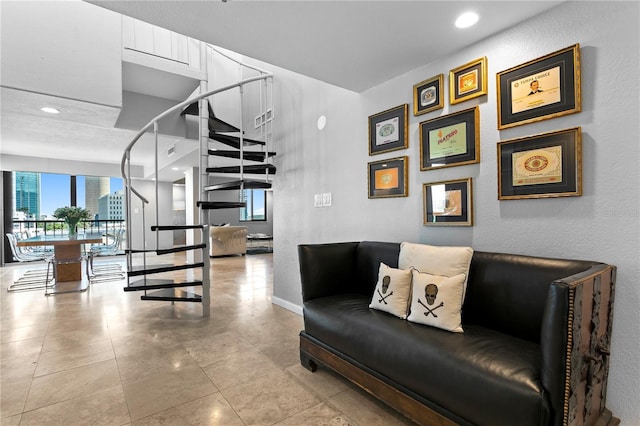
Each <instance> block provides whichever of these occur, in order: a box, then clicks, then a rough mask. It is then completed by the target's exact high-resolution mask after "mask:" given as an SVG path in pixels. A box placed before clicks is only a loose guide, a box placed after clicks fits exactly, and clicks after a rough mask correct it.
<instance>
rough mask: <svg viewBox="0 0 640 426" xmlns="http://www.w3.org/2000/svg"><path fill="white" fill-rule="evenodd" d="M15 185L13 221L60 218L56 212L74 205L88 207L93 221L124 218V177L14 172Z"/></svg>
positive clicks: (13, 183)
mask: <svg viewBox="0 0 640 426" xmlns="http://www.w3.org/2000/svg"><path fill="white" fill-rule="evenodd" d="M12 188H13V194H12V198H13V219H14V221H29V220H57V219H56V218H55V217H53V213H54V211H55V210H56V209H57V208H59V207H65V206H71V205H72V204H73V205H75V206H78V207H82V208H85V209H87V210H89V212H90V213H91V217H92V219H94V220H123V219H124V218H125V211H124V190H123V185H122V179H121V178H112V177H102V176H75V177H72V176H70V175H63V174H53V173H36V172H13V182H12ZM72 194H75V203H73V200H72Z"/></svg>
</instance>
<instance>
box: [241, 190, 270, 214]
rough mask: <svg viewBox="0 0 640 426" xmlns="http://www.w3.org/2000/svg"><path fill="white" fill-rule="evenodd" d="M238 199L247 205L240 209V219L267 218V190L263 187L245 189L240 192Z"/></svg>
mask: <svg viewBox="0 0 640 426" xmlns="http://www.w3.org/2000/svg"><path fill="white" fill-rule="evenodd" d="M240 201H241V202H245V203H247V207H243V208H241V209H240V221H241V222H249V221H258V220H267V192H266V191H265V190H264V189H245V190H243V191H241V192H240Z"/></svg>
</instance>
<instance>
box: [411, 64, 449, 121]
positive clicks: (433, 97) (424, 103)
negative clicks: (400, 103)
mask: <svg viewBox="0 0 640 426" xmlns="http://www.w3.org/2000/svg"><path fill="white" fill-rule="evenodd" d="M443 82H444V75H442V74H439V75H437V76H435V77H431V78H430V79H428V80H425V81H421V82H420V83H417V84H414V85H413V115H415V116H417V115H421V114H426V113H427V112H429V111H435V110H437V109H441V108H444V97H443V96H442V86H443Z"/></svg>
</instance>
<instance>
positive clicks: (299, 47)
mask: <svg viewBox="0 0 640 426" xmlns="http://www.w3.org/2000/svg"><path fill="white" fill-rule="evenodd" d="M89 3H94V4H97V5H99V6H102V7H105V8H107V9H110V10H113V11H116V12H119V13H122V14H124V15H128V16H132V17H134V18H137V19H140V20H142V21H146V22H149V23H151V24H155V25H158V26H160V27H164V28H167V29H170V30H172V31H175V32H178V33H181V34H185V35H188V36H190V37H193V38H195V39H198V40H202V41H206V42H209V43H211V44H215V45H217V46H221V47H224V48H227V49H230V50H232V51H235V52H238V53H241V54H243V55H246V56H248V57H252V58H255V59H258V60H261V61H264V62H267V63H269V64H272V65H275V66H278V67H282V68H286V69H289V70H291V71H295V72H298V73H300V74H304V75H307V76H310V77H313V78H316V79H318V80H322V81H324V82H327V83H331V84H334V85H336V86H339V87H343V88H346V89H349V90H353V91H356V92H361V91H364V90H366V89H369V88H371V87H374V86H376V85H378V84H380V83H383V82H385V81H387V80H389V79H391V78H394V77H396V76H398V75H401V74H404V73H406V72H408V71H411V70H413V69H416V68H418V67H420V66H422V65H425V64H428V63H430V62H431V61H433V60H435V59H438V58H441V57H444V56H447V55H449V54H451V53H452V52H455V51H458V50H460V49H462V48H464V47H465V46H468V45H471V44H473V43H475V42H477V41H479V40H482V39H484V38H486V37H488V36H490V35H492V34H495V33H497V32H499V31H502V30H504V29H506V28H509V27H511V26H513V25H516V24H518V23H519V22H522V21H524V20H526V19H528V18H530V17H532V16H535V15H537V14H539V13H541V12H543V11H545V10H547V9H550V8H552V7H555V6H557V5H558V4H560V3H562V1H264V0H263V1H242V0H228V1H226V2H222V1H164V0H163V1H157V0H143V1H141V0H137V1H126V2H125V1H110V0H97V1H95V0H89ZM466 11H475V12H476V13H478V14H479V15H480V21H479V22H478V24H476V25H475V26H474V27H472V28H467V29H464V30H459V29H457V28H455V26H454V24H453V23H454V21H455V19H456V18H457V16H458V15H460V14H461V13H462V12H466Z"/></svg>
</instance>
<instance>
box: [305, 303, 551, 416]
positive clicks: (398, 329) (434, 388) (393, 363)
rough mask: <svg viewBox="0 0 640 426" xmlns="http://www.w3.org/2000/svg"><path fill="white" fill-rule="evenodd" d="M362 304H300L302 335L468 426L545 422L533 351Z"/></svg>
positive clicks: (489, 334)
mask: <svg viewBox="0 0 640 426" xmlns="http://www.w3.org/2000/svg"><path fill="white" fill-rule="evenodd" d="M368 304H369V298H368V297H367V296H364V295H360V294H342V295H334V296H328V297H322V298H317V299H313V300H309V301H306V302H305V303H304V323H305V332H306V333H307V334H308V335H310V336H312V337H314V338H316V339H318V340H320V341H321V342H323V343H324V344H326V345H328V346H330V347H332V348H334V349H335V350H337V351H339V352H341V353H343V354H344V355H347V356H348V357H350V358H352V359H354V360H357V361H358V362H360V363H361V364H362V365H364V366H366V367H368V368H370V369H371V370H373V371H375V372H378V373H379V374H381V375H382V376H383V377H384V378H386V379H387V380H389V381H391V382H393V383H396V384H398V385H400V386H403V387H404V388H406V389H408V390H409V391H411V392H413V393H415V394H417V395H420V396H421V397H423V398H424V399H425V400H427V401H430V402H432V403H434V404H436V405H438V406H439V407H441V408H443V409H444V410H448V411H450V412H453V413H457V414H458V415H460V416H461V417H462V418H464V419H466V420H468V421H469V422H471V423H474V424H478V425H491V426H499V425H509V426H512V425H514V424H518V425H540V424H546V423H547V422H548V416H549V412H548V411H549V408H548V402H547V400H546V397H545V394H544V392H543V389H542V385H541V384H540V380H539V376H540V372H539V368H540V359H539V358H540V357H539V353H540V350H539V346H538V345H537V344H534V343H531V342H528V341H525V340H522V339H518V338H516V337H512V336H509V335H506V334H502V333H499V332H496V331H493V330H490V329H487V328H484V327H481V326H478V325H474V324H465V332H464V333H450V332H447V331H444V330H440V329H437V328H433V327H429V326H425V325H421V324H415V323H411V322H408V321H406V320H402V319H400V318H396V317H394V316H392V315H390V314H387V313H385V312H381V311H377V310H373V309H369V307H368Z"/></svg>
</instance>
